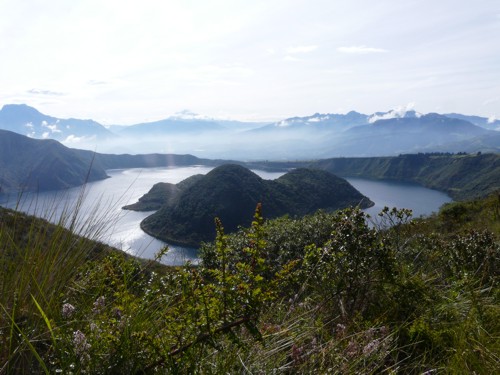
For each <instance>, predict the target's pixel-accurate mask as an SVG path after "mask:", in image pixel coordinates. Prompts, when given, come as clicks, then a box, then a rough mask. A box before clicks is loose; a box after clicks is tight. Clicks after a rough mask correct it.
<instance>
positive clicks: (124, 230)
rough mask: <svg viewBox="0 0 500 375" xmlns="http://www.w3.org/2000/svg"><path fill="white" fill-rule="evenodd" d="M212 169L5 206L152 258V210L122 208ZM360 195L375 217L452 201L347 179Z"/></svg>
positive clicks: (153, 175)
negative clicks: (161, 185) (160, 185)
mask: <svg viewBox="0 0 500 375" xmlns="http://www.w3.org/2000/svg"><path fill="white" fill-rule="evenodd" d="M211 169H212V167H205V166H190V167H172V168H145V169H139V168H134V169H120V170H108V171H107V173H108V175H109V176H110V178H108V179H106V180H102V181H96V182H92V183H88V184H87V185H86V186H85V187H84V188H81V187H77V188H72V189H68V190H65V191H56V192H43V193H39V194H31V193H29V194H28V193H26V194H24V195H23V196H22V198H21V199H19V198H17V197H15V196H10V197H9V196H5V195H4V196H1V195H0V205H2V206H4V207H8V208H16V207H17V209H18V210H21V211H24V212H28V213H30V214H34V215H36V216H39V217H43V218H46V219H48V220H50V221H52V222H55V221H57V220H58V219H59V218H60V217H61V215H62V216H63V217H64V218H67V219H66V221H67V220H71V218H72V215H73V214H74V213H75V212H76V213H78V217H77V221H78V222H79V223H80V227H79V229H78V230H79V232H80V233H81V234H82V235H85V236H87V237H92V236H94V237H97V238H98V239H99V240H100V241H102V242H105V243H108V244H110V245H112V246H114V247H117V248H119V249H122V250H124V251H126V252H128V253H130V254H132V255H135V256H139V257H142V258H148V259H152V258H154V256H155V254H156V253H157V252H158V251H159V250H160V249H162V248H163V247H164V246H165V243H164V242H162V241H159V240H157V239H155V238H154V237H151V236H149V235H148V234H146V233H144V232H143V231H142V230H141V229H140V226H139V224H140V222H141V221H142V220H143V219H144V218H145V217H147V216H148V215H150V212H135V211H128V210H122V209H121V207H123V206H125V205H127V204H131V203H134V202H136V201H137V200H138V199H139V198H140V197H141V196H142V195H143V194H145V193H146V192H148V191H149V189H151V187H152V186H153V185H154V184H155V183H157V182H170V183H178V182H180V181H182V180H184V179H186V178H187V177H189V176H192V175H194V174H206V173H208V172H209V171H210V170H211ZM254 172H256V173H257V174H258V175H259V176H261V177H262V178H265V179H275V178H278V177H279V176H281V175H282V174H283V173H280V172H264V171H254ZM347 180H348V181H349V182H350V183H351V184H352V185H353V186H354V187H356V188H357V189H358V190H359V191H360V192H361V193H363V194H364V195H366V196H368V197H369V198H370V199H371V200H372V201H374V202H375V206H374V207H371V208H369V209H368V210H367V212H368V213H370V214H372V216H376V214H377V213H378V212H380V210H381V209H382V208H383V207H384V206H389V207H393V206H396V207H400V208H410V209H412V210H413V211H414V216H420V215H428V214H430V213H432V212H433V211H437V210H438V209H439V207H440V206H441V205H442V204H443V203H446V202H449V201H451V199H450V198H449V197H448V196H447V195H446V194H444V193H441V192H438V191H435V190H430V189H427V188H424V187H421V186H418V185H415V184H407V183H397V182H388V181H373V180H366V179H360V178H348V179H347ZM89 223H90V224H92V225H89ZM186 260H191V261H193V262H196V261H197V252H196V249H192V248H184V247H181V246H175V245H169V251H168V253H167V255H166V256H164V257H163V258H162V262H163V263H166V264H172V265H178V264H183V263H184V262H185V261H186Z"/></svg>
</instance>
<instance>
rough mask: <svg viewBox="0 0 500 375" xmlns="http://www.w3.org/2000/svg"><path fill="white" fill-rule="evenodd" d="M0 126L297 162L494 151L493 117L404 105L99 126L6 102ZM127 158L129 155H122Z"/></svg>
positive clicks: (135, 150)
mask: <svg viewBox="0 0 500 375" xmlns="http://www.w3.org/2000/svg"><path fill="white" fill-rule="evenodd" d="M0 129H7V130H11V131H15V132H17V133H20V134H23V135H27V136H30V137H32V138H39V139H40V138H41V139H44V138H50V139H56V140H59V141H61V142H62V143H64V144H65V145H66V146H69V147H77V148H80V149H88V150H92V151H99V152H101V153H108V154H123V153H127V154H153V153H156V154H177V155H179V154H190V155H196V156H198V157H200V158H204V159H232V160H234V159H238V160H265V159H268V160H269V159H271V160H297V159H318V158H329V157H336V156H347V157H348V156H360V157H361V156H385V155H398V154H401V153H418V152H461V151H467V152H477V151H482V152H498V151H499V150H500V141H499V137H498V135H499V134H500V130H499V129H500V121H499V120H495V119H494V118H489V119H487V118H484V117H479V116H466V115H460V114H453V113H452V114H447V115H438V114H432V113H431V114H422V113H419V112H416V111H414V110H408V109H406V108H398V109H394V110H390V111H387V112H376V113H373V114H370V115H367V114H362V113H359V112H356V111H351V112H348V113H346V114H335V113H315V114H313V115H311V116H304V117H290V118H287V119H285V120H282V121H278V122H274V123H271V124H269V123H264V124H262V123H252V122H240V121H230V120H220V119H212V118H208V117H206V116H202V115H198V114H195V113H193V112H190V111H182V112H180V113H178V114H175V115H173V116H170V117H168V118H166V119H163V120H159V121H153V122H145V123H140V124H135V125H130V126H119V125H116V126H110V127H109V129H112V131H111V130H109V129H106V128H104V127H103V126H102V125H100V124H98V123H97V122H95V121H93V120H76V119H57V118H55V117H51V116H47V115H44V114H41V113H40V112H38V111H37V110H36V109H34V108H31V107H28V106H26V105H6V106H4V107H3V108H2V110H1V111H0ZM130 160H131V158H130Z"/></svg>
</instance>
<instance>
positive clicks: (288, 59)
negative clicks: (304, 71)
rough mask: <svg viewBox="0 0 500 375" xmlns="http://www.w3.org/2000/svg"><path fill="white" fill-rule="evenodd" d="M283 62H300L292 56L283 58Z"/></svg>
mask: <svg viewBox="0 0 500 375" xmlns="http://www.w3.org/2000/svg"><path fill="white" fill-rule="evenodd" d="M283 60H285V61H300V59H298V58H296V57H293V56H290V55H287V56H285V57H283Z"/></svg>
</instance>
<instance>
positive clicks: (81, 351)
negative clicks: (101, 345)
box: [73, 330, 90, 359]
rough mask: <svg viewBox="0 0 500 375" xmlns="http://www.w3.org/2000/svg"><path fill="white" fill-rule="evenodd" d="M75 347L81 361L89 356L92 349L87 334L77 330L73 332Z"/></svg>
mask: <svg viewBox="0 0 500 375" xmlns="http://www.w3.org/2000/svg"><path fill="white" fill-rule="evenodd" d="M73 346H74V347H75V352H76V355H77V356H78V357H80V359H83V358H86V357H87V356H88V353H87V352H88V350H89V349H90V344H89V343H88V342H87V337H85V334H84V333H83V332H82V331H80V330H76V331H75V332H73Z"/></svg>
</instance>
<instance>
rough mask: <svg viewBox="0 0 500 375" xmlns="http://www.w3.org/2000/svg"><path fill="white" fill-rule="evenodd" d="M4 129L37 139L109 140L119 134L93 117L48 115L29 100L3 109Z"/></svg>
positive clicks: (1, 126) (0, 125)
mask: <svg viewBox="0 0 500 375" xmlns="http://www.w3.org/2000/svg"><path fill="white" fill-rule="evenodd" d="M0 129H4V130H9V131H13V132H15V133H18V134H22V135H25V136H28V137H30V138H36V139H55V140H58V141H60V142H68V143H72V142H77V141H83V140H86V141H91V142H94V143H95V142H97V141H106V140H109V139H113V138H116V135H114V134H113V133H111V132H110V131H109V130H107V129H106V128H105V127H104V126H102V125H101V124H99V123H97V122H95V121H93V120H78V119H73V118H70V119H59V118H56V117H52V116H47V115H44V114H42V113H40V112H39V111H37V110H36V109H35V108H33V107H30V106H27V105H26V104H7V105H4V106H3V107H2V109H1V110H0Z"/></svg>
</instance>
